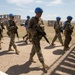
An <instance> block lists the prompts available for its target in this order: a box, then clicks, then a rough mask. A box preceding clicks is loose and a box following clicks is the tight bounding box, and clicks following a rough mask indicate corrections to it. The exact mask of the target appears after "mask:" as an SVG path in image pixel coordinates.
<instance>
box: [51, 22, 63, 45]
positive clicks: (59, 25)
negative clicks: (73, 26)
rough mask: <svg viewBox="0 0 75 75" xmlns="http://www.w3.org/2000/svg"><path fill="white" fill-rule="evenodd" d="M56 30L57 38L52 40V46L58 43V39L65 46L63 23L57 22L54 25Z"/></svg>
mask: <svg viewBox="0 0 75 75" xmlns="http://www.w3.org/2000/svg"><path fill="white" fill-rule="evenodd" d="M54 29H55V36H54V38H53V40H52V45H53V44H54V42H55V41H56V39H57V38H58V40H59V42H60V43H61V44H62V45H63V41H62V37H61V23H60V22H59V23H58V22H57V21H56V22H55V24H54Z"/></svg>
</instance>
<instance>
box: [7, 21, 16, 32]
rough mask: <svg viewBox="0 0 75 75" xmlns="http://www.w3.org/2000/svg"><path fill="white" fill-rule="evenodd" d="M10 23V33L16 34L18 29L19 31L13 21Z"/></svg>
mask: <svg viewBox="0 0 75 75" xmlns="http://www.w3.org/2000/svg"><path fill="white" fill-rule="evenodd" d="M8 22H9V25H8V28H9V30H8V31H10V32H12V33H15V32H16V29H17V28H16V24H15V22H14V21H11V20H9V21H8Z"/></svg>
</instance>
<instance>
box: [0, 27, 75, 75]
mask: <svg viewBox="0 0 75 75" xmlns="http://www.w3.org/2000/svg"><path fill="white" fill-rule="evenodd" d="M18 28H19V29H18V32H19V36H20V39H19V40H18V38H16V39H15V43H16V45H17V48H18V50H19V51H20V54H19V55H16V54H15V51H10V52H9V51H8V45H9V38H8V37H7V34H6V30H4V33H3V35H4V36H5V37H4V38H3V39H2V42H3V43H2V50H0V70H1V71H3V72H6V73H7V74H9V75H43V70H42V65H41V63H40V62H39V60H38V58H37V55H35V56H34V60H35V61H37V63H33V64H30V63H29V62H28V60H29V56H30V52H31V48H32V44H31V43H29V44H28V45H26V44H25V42H24V41H23V39H22V37H23V36H24V35H25V34H26V31H25V28H24V27H23V26H18ZM45 31H46V33H47V37H48V39H49V41H50V42H51V41H52V39H53V36H54V29H53V27H48V26H45ZM62 37H63V40H64V35H63V34H62ZM72 37H73V39H72V41H71V44H73V43H75V39H74V37H75V31H74V33H73V35H72ZM55 44H56V45H55V46H54V47H52V46H50V45H49V44H48V43H47V42H46V41H45V40H44V39H42V41H41V50H42V53H43V56H44V60H45V63H46V64H47V65H48V66H51V65H52V64H53V63H54V62H55V61H56V60H57V59H58V58H59V57H60V56H61V55H62V54H64V53H63V47H62V46H61V45H60V43H59V42H58V40H57V41H56V42H55Z"/></svg>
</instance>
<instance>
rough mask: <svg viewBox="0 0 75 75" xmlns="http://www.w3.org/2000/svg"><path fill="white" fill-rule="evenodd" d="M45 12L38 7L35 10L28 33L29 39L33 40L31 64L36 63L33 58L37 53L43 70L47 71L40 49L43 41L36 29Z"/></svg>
mask: <svg viewBox="0 0 75 75" xmlns="http://www.w3.org/2000/svg"><path fill="white" fill-rule="evenodd" d="M42 13H43V10H42V9H41V8H40V7H37V8H36V9H35V14H36V15H35V16H34V17H32V18H31V19H30V22H29V25H28V33H29V38H30V39H31V40H32V44H33V46H32V50H31V53H30V59H29V61H30V62H35V61H34V60H33V56H34V55H35V53H37V56H38V59H39V61H40V62H41V63H42V66H43V69H46V68H47V67H48V66H47V65H46V64H45V62H44V58H43V55H42V53H41V47H40V40H41V34H40V36H39V35H38V31H37V30H36V29H35V27H34V26H35V25H37V24H38V22H39V18H40V17H41V16H42Z"/></svg>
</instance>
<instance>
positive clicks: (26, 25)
mask: <svg viewBox="0 0 75 75" xmlns="http://www.w3.org/2000/svg"><path fill="white" fill-rule="evenodd" d="M29 20H30V16H27V20H26V21H25V25H24V26H25V28H26V32H27V34H26V35H25V36H23V39H24V38H25V37H26V40H25V42H26V44H27V40H28V24H29Z"/></svg>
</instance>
